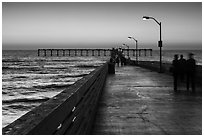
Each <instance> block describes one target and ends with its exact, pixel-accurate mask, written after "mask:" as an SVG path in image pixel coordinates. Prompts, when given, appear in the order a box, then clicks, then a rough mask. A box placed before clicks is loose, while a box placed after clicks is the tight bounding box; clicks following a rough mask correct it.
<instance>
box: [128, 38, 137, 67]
mask: <svg viewBox="0 0 204 137" xmlns="http://www.w3.org/2000/svg"><path fill="white" fill-rule="evenodd" d="M128 39H133V40H134V41H135V49H136V64H138V54H137V49H138V46H137V40H136V39H135V38H133V37H131V36H130V37H128Z"/></svg>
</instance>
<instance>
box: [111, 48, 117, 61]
mask: <svg viewBox="0 0 204 137" xmlns="http://www.w3.org/2000/svg"><path fill="white" fill-rule="evenodd" d="M115 56H116V50H115V48H112V50H111V58H113V59H115Z"/></svg>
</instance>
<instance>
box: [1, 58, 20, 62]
mask: <svg viewBox="0 0 204 137" xmlns="http://www.w3.org/2000/svg"><path fill="white" fill-rule="evenodd" d="M2 62H24V60H20V59H14V58H13V59H2Z"/></svg>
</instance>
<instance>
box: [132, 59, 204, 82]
mask: <svg viewBox="0 0 204 137" xmlns="http://www.w3.org/2000/svg"><path fill="white" fill-rule="evenodd" d="M131 63H132V64H136V63H135V60H134V61H133V60H132V61H131ZM138 66H140V67H143V68H147V69H150V70H153V71H158V72H159V70H160V68H159V67H160V65H159V61H139V63H138ZM171 66H172V64H170V63H162V72H163V73H166V74H168V75H172V72H170V67H171ZM195 77H196V84H198V85H202V66H201V65H196V75H195Z"/></svg>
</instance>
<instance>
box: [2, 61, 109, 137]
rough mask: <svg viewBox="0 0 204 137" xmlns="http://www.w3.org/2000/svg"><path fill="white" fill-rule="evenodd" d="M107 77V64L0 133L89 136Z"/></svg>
mask: <svg viewBox="0 0 204 137" xmlns="http://www.w3.org/2000/svg"><path fill="white" fill-rule="evenodd" d="M107 74H108V63H106V64H104V65H102V66H101V67H99V68H97V69H96V70H94V71H93V72H91V73H90V74H89V75H87V76H85V77H84V78H82V79H81V80H79V81H77V82H76V83H75V84H73V85H72V86H70V87H68V88H67V89H65V90H64V91H62V92H61V93H60V94H58V95H56V96H55V97H53V98H51V99H50V100H48V101H47V102H45V103H43V104H41V105H40V106H39V107H36V108H35V109H33V110H32V111H30V112H28V113H27V114H25V115H24V116H22V117H20V118H19V119H17V120H16V121H14V122H13V123H11V124H10V125H8V126H7V127H5V128H3V131H2V133H3V134H4V135H5V134H11V135H12V134H13V135H25V134H37V135H50V134H78V135H79V134H89V133H90V130H91V127H92V123H93V120H94V117H95V111H96V107H97V102H98V99H99V97H100V94H101V91H102V89H103V86H104V83H105V80H106V76H107Z"/></svg>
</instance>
